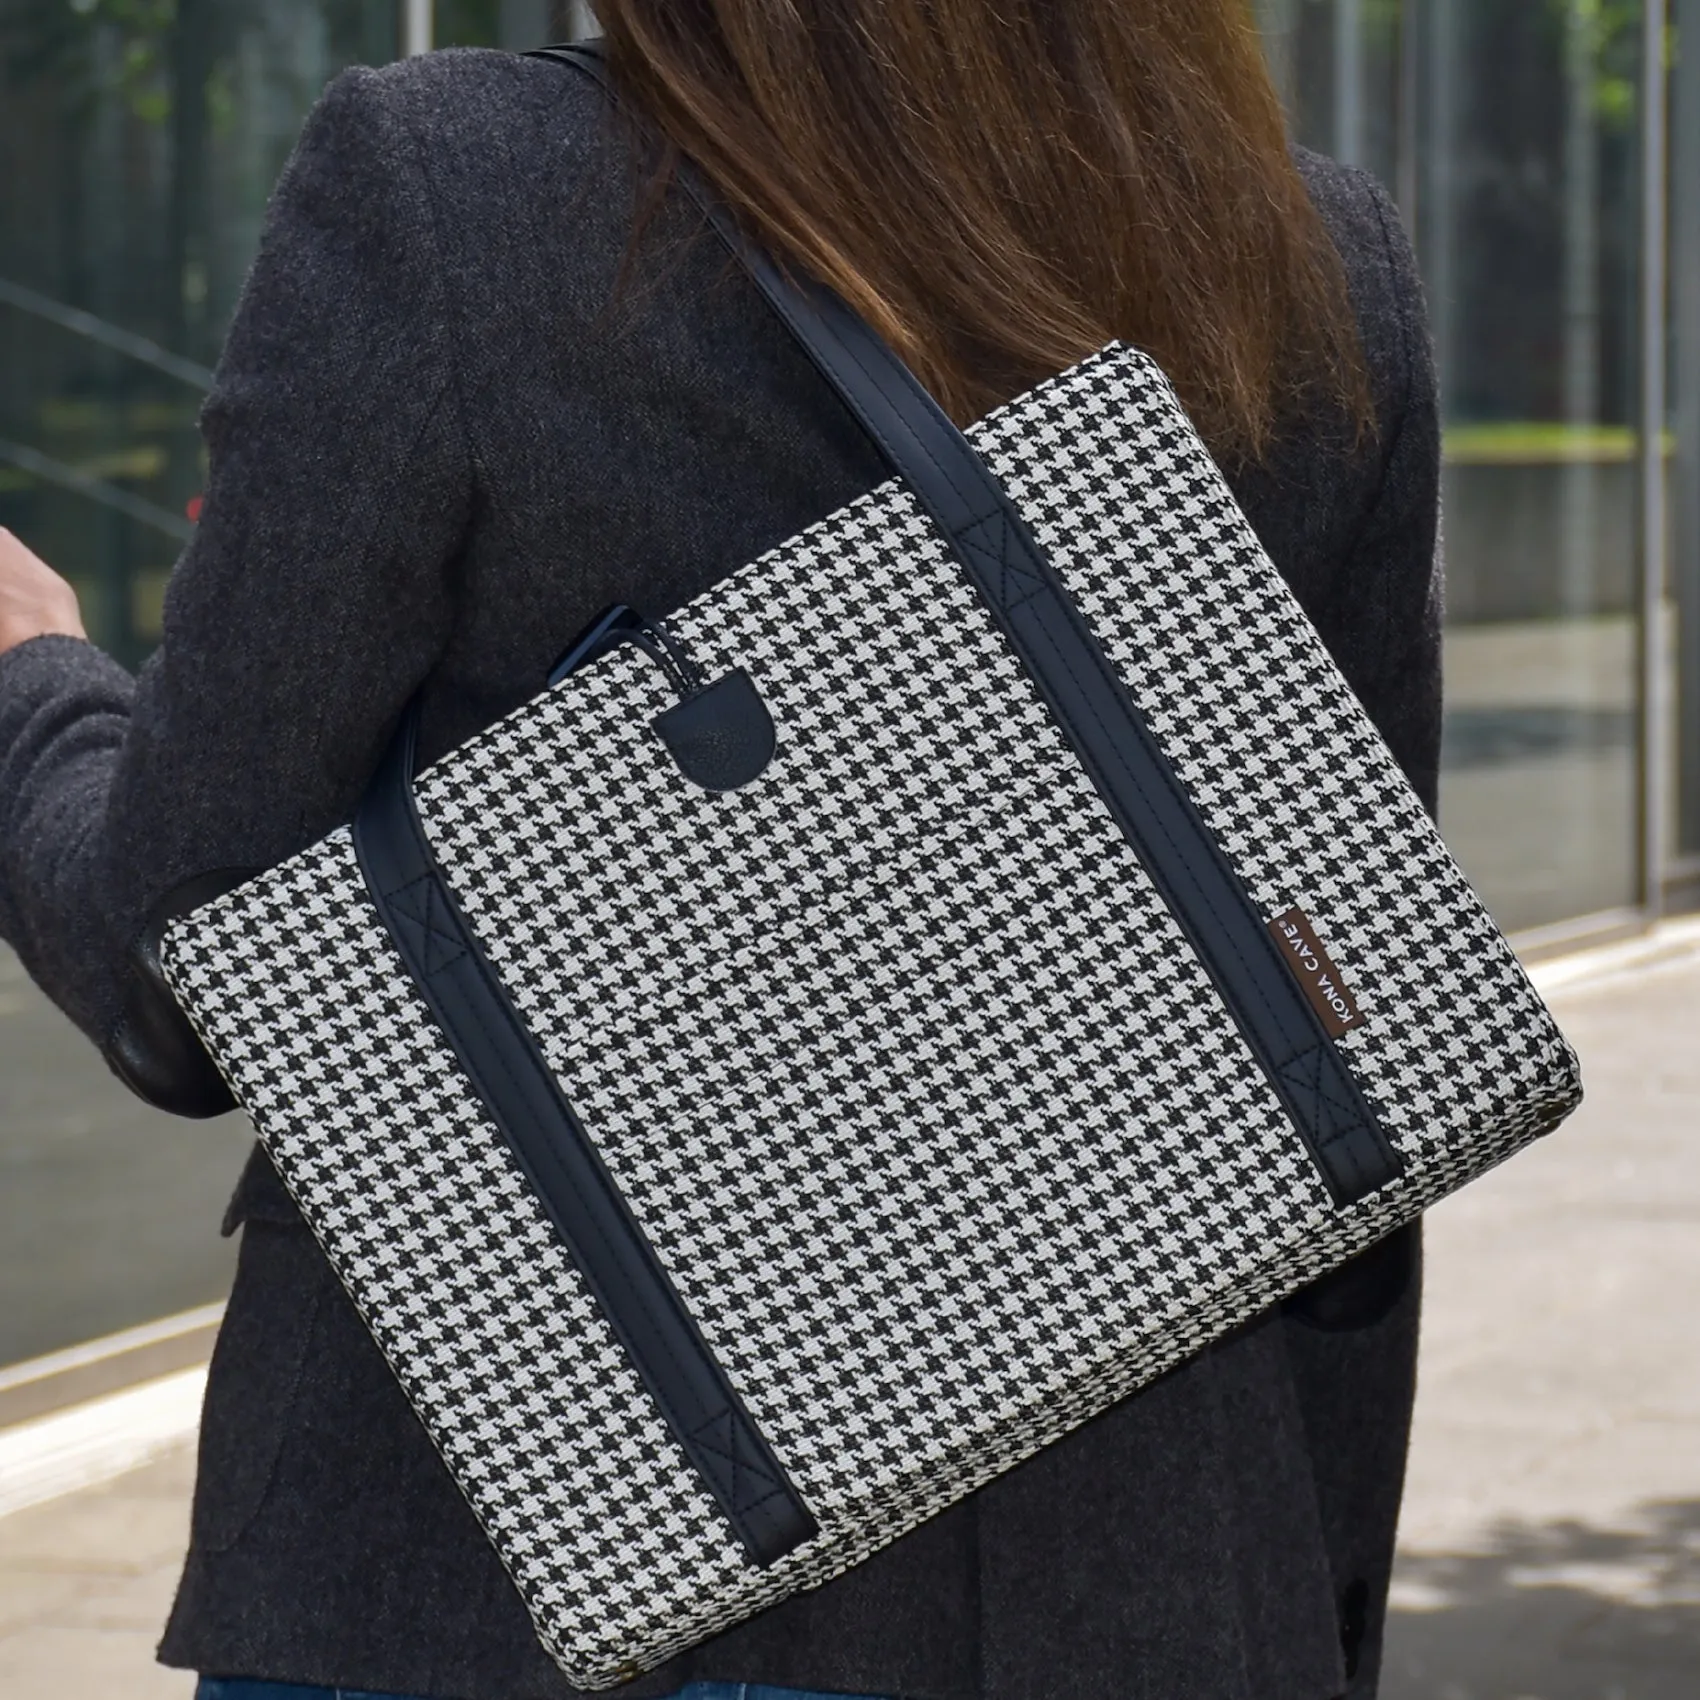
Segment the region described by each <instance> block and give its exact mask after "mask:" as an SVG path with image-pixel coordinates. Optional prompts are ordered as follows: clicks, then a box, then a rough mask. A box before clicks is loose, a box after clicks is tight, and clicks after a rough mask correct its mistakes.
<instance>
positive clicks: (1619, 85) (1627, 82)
mask: <svg viewBox="0 0 1700 1700" xmlns="http://www.w3.org/2000/svg"><path fill="white" fill-rule="evenodd" d="M1547 6H1548V10H1549V11H1550V13H1551V14H1552V16H1553V17H1554V19H1555V20H1556V22H1557V24H1558V27H1559V29H1560V30H1562V31H1565V32H1568V31H1571V30H1575V31H1579V32H1580V33H1581V35H1582V38H1583V40H1582V43H1581V45H1582V48H1583V51H1584V52H1586V54H1587V56H1588V60H1589V63H1590V64H1591V66H1592V68H1593V84H1594V110H1595V114H1596V116H1597V117H1598V118H1599V121H1600V124H1601V127H1602V128H1604V129H1605V130H1607V131H1608V132H1617V133H1622V132H1623V131H1626V130H1628V129H1629V128H1630V127H1631V126H1632V125H1633V124H1634V122H1635V113H1636V106H1637V89H1638V86H1639V83H1640V76H1641V19H1642V7H1641V0H1547Z"/></svg>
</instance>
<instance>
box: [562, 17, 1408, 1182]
mask: <svg viewBox="0 0 1700 1700" xmlns="http://www.w3.org/2000/svg"><path fill="white" fill-rule="evenodd" d="M539 56H542V57H550V58H556V59H559V60H561V61H562V62H563V63H565V64H569V65H572V66H574V67H575V68H576V69H578V70H581V71H583V72H586V73H587V74H588V75H590V76H592V77H594V78H596V79H597V81H598V82H599V83H601V84H602V86H603V87H604V89H607V88H608V83H607V78H606V70H605V67H604V66H603V63H602V61H601V58H600V56H599V55H598V54H596V53H595V52H594V51H586V50H584V49H582V48H581V49H572V48H545V49H542V50H540V55H539ZM609 92H610V94H612V91H611V90H610V91H609ZM680 182H681V183H682V184H683V186H684V187H685V188H686V189H687V190H688V191H689V193H690V194H691V195H692V196H693V197H694V198H695V199H696V201H697V203H698V205H699V206H700V207H701V209H702V211H703V213H704V214H705V216H706V217H707V218H708V220H709V222H710V223H711V224H712V225H713V227H714V230H715V232H716V233H717V234H718V236H719V237H720V240H721V241H722V242H723V243H724V244H725V246H726V247H727V248H728V250H729V251H730V252H731V253H732V254H733V255H734V256H735V257H736V258H737V259H738V260H739V261H740V263H741V264H742V265H743V266H744V267H745V268H746V270H747V271H748V272H749V273H750V275H751V277H752V278H753V279H754V280H755V283H756V285H757V287H758V288H759V289H760V290H761V291H762V293H763V294H764V295H765V296H766V297H767V300H768V302H769V304H770V305H771V306H772V307H773V309H774V311H775V312H776V313H778V315H779V317H780V319H781V320H782V321H783V322H784V323H785V325H786V326H787V327H788V328H789V329H790V330H791V332H792V334H793V335H795V336H796V338H797V340H798V341H799V342H800V343H801V344H802V345H803V347H804V349H805V350H807V352H808V354H809V356H810V358H811V359H812V360H813V361H814V363H815V365H816V366H817V367H818V368H819V370H820V372H821V374H822V376H823V377H825V378H826V380H827V381H828V382H829V383H830V384H831V385H832V387H833V388H834V389H835V390H836V391H837V392H838V394H839V395H840V396H841V397H842V398H843V400H844V402H845V404H846V405H847V406H848V407H849V408H850V410H851V412H852V413H854V414H855V416H856V417H857V418H858V419H859V420H860V421H861V423H862V425H863V426H864V427H865V428H866V430H867V431H868V433H869V435H870V436H871V437H872V438H873V439H874V441H875V442H876V443H877V444H878V445H879V447H880V449H881V450H882V451H883V453H884V454H885V457H886V459H887V461H888V462H889V463H890V465H891V466H892V468H893V469H894V470H895V471H897V472H898V473H900V474H901V475H902V476H903V478H904V479H905V480H906V481H907V482H908V484H909V485H910V487H911V488H912V489H913V491H914V492H915V495H916V497H917V498H918V499H919V500H920V502H921V505H922V506H923V507H925V508H926V509H927V511H928V512H929V513H930V514H931V515H932V517H933V519H934V520H935V521H936V522H937V523H938V526H939V528H940V529H941V530H942V531H943V532H944V534H945V536H946V537H947V538H948V539H949V541H950V544H951V547H952V548H953V549H954V550H955V552H956V555H957V558H958V559H959V560H960V561H961V563H962V565H963V567H964V568H965V569H966V570H967V572H968V576H969V578H970V579H971V580H972V581H973V583H974V585H975V587H976V588H977V589H978V590H979V592H980V594H981V596H982V597H983V598H984V599H985V602H986V605H987V607H988V608H989V609H990V610H991V612H992V614H993V616H994V617H995V618H996V619H997V621H998V623H999V624H1000V625H1001V626H1002V628H1003V630H1004V633H1005V635H1006V636H1007V637H1008V639H1009V641H1010V643H1011V645H1012V646H1013V647H1014V649H1015V652H1016V654H1017V655H1018V656H1019V657H1020V659H1021V662H1022V664H1023V666H1024V667H1025V668H1026V670H1027V673H1028V676H1029V677H1030V678H1031V679H1032V680H1033V682H1034V684H1035V685H1036V686H1037V687H1038V689H1039V691H1040V694H1041V695H1042V696H1043V697H1044V698H1045V700H1046V702H1047V703H1048V704H1049V705H1050V708H1051V711H1052V713H1053V714H1054V715H1055V716H1056V718H1057V721H1058V722H1059V724H1060V725H1061V726H1062V729H1063V731H1064V733H1065V735H1066V736H1067V738H1068V740H1069V742H1070V744H1071V745H1072V746H1073V747H1074V751H1075V753H1076V755H1077V756H1078V757H1079V759H1080V762H1081V765H1082V766H1083V767H1084V768H1085V769H1086V771H1087V773H1088V774H1089V775H1090V777H1091V779H1092V782H1093V784H1094V785H1095V786H1096V787H1097V790H1098V794H1099V796H1101V797H1102V798H1103V800H1104V802H1105V804H1106V805H1107V806H1108V808H1109V809H1110V812H1111V813H1112V814H1113V815H1114V816H1115V818H1116V821H1117V823H1118V824H1119V825H1120V826H1121V829H1122V831H1123V832H1124V833H1125V834H1126V835H1127V838H1128V841H1129V842H1130V843H1131V844H1132V846H1133V848H1134V850H1135V851H1136V852H1137V854H1138V856H1139V860H1140V862H1141V864H1142V865H1143V867H1144V868H1145V871H1146V872H1147V874H1149V875H1150V877H1151V880H1152V882H1153V883H1154V884H1155V885H1156V887H1157V889H1158V891H1159V892H1161V894H1162V896H1163V899H1164V901H1165V902H1166V903H1167V905H1168V907H1169V909H1170V911H1171V913H1172V914H1173V915H1174V917H1175V919H1176V921H1178V922H1179V924H1180V926H1181V928H1182V930H1183V931H1184V932H1185V933H1186V935H1187V938H1188V939H1189V941H1190V942H1191V944H1192V947H1193V949H1194V951H1196V953H1197V955H1198V958H1199V961H1200V962H1201V963H1202V964H1203V966H1204V968H1205V970H1206V972H1207V973H1208V974H1209V976H1210V978H1211V980H1212V982H1213V983H1214V984H1215V986H1216V989H1217V991H1218V993H1219V994H1220V995H1221V997H1222V1000H1223V1002H1224V1003H1225V1004H1226V1005H1227V1008H1228V1010H1229V1012H1230V1013H1231V1015H1232V1016H1233V1019H1234V1021H1235V1023H1236V1024H1237V1025H1238V1027H1239V1029H1240V1031H1241V1033H1242V1034H1244V1036H1245V1039H1246V1042H1247V1043H1248V1045H1249V1046H1250V1047H1251V1050H1252V1052H1253V1054H1254V1055H1255V1056H1256V1058H1257V1060H1258V1062H1259V1064H1260V1065H1261V1067H1262V1068H1263V1071H1264V1072H1265V1074H1266V1075H1267V1076H1268V1078H1269V1080H1270V1083H1271V1084H1272V1085H1273V1086H1274V1088H1275V1091H1276V1093H1277V1094H1278V1095H1279V1097H1280V1098H1281V1101H1282V1103H1283V1104H1284V1105H1285V1107H1286V1109H1287V1113H1288V1115H1289V1116H1290V1117H1291V1118H1292V1121H1293V1124H1294V1125H1295V1127H1296V1128H1297V1129H1298V1131H1299V1134H1300V1136H1301V1137H1302V1138H1303V1140H1304V1142H1305V1144H1306V1146H1307V1147H1308V1149H1309V1150H1310V1153H1311V1155H1312V1157H1313V1158H1314V1159H1315V1161H1316V1165H1317V1167H1318V1169H1319V1170H1320V1171H1321V1173H1322V1177H1323V1179H1324V1181H1325V1182H1326V1183H1327V1186H1328V1189H1329V1192H1330V1193H1331V1194H1332V1196H1333V1197H1334V1199H1335V1201H1336V1202H1337V1203H1340V1204H1355V1203H1357V1202H1358V1201H1360V1200H1361V1199H1363V1198H1365V1197H1367V1196H1368V1195H1369V1194H1370V1193H1372V1192H1374V1191H1376V1190H1377V1189H1378V1188H1380V1187H1383V1186H1385V1185H1387V1184H1388V1183H1389V1182H1390V1181H1392V1180H1394V1179H1396V1178H1397V1177H1398V1175H1399V1174H1400V1173H1401V1172H1402V1168H1403V1165H1402V1164H1401V1162H1400V1160H1399V1156H1398V1154H1397V1152H1395V1150H1394V1149H1393V1146H1392V1144H1391V1143H1390V1142H1389V1140H1388V1139H1387V1137H1386V1135H1385V1134H1384V1133H1383V1131H1382V1129H1381V1127H1380V1125H1379V1123H1378V1122H1377V1120H1376V1116H1375V1113H1374V1111H1373V1110H1372V1109H1371V1108H1370V1106H1369V1104H1368V1102H1367V1101H1366V1100H1365V1098H1364V1096H1363V1093H1362V1092H1361V1091H1360V1090H1359V1088H1358V1084H1357V1082H1356V1081H1355V1080H1354V1079H1353V1078H1352V1075H1351V1073H1350V1072H1349V1071H1348V1070H1347V1068H1346V1066H1345V1063H1344V1060H1343V1059H1342V1057H1341V1056H1340V1053H1339V1052H1338V1051H1337V1050H1336V1048H1335V1046H1334V1042H1333V1040H1332V1039H1331V1038H1330V1037H1329V1035H1328V1033H1327V1031H1326V1030H1325V1029H1324V1027H1323V1025H1322V1023H1321V1020H1320V1019H1319V1018H1318V1016H1317V1014H1316V1012H1315V1011H1314V1010H1313V1009H1312V1008H1311V1006H1310V1003H1309V1001H1308V1000H1307V999H1306V998H1305V996H1304V994H1303V992H1302V991H1301V989H1300V988H1299V986H1298V985H1297V984H1296V983H1295V982H1294V980H1293V977H1292V975H1291V973H1290V972H1289V971H1288V969H1287V966H1286V964H1285V962H1283V961H1282V959H1281V955H1280V952H1279V951H1278V950H1277V948H1276V947H1275V944H1274V941H1273V940H1272V939H1271V938H1270V937H1269V934H1268V932H1267V930H1266V929H1265V926H1264V918H1263V916H1262V915H1261V914H1260V913H1259V912H1258V910H1257V909H1256V907H1255V906H1254V905H1253V904H1252V902H1251V900H1250V898H1249V897H1248V896H1247V894H1246V891H1245V888H1244V886H1243V885H1242V884H1241V883H1240V880H1239V877H1238V875H1237V874H1235V872H1234V870H1233V868H1232V866H1231V865H1230V864H1229V862H1228V860H1227V858H1226V856H1225V855H1224V854H1223V853H1222V849H1221V846H1220V845H1219V844H1218V843H1217V842H1216V839H1215V836H1214V835H1213V834H1212V833H1211V831H1210V829H1209V828H1208V827H1207V826H1206V825H1205V823H1204V821H1203V819H1202V818H1201V817H1200V815H1199V813H1198V811H1197V809H1196V808H1195V807H1194V806H1193V803H1192V800H1191V798H1189V797H1188V796H1187V794H1186V791H1185V789H1184V788H1183V787H1182V785H1181V783H1180V780H1179V778H1178V777H1177V776H1176V774H1175V771H1174V769H1173V768H1172V767H1171V766H1170V764H1169V761H1168V758H1167V757H1166V756H1165V755H1164V753H1163V751H1162V749H1161V747H1160V746H1159V745H1158V743H1157V740H1156V739H1155V738H1154V737H1153V735H1152V733H1151V730H1150V728H1149V727H1148V726H1147V725H1146V723H1145V719H1144V717H1143V716H1142V715H1141V714H1140V712H1139V711H1138V709H1137V708H1136V707H1135V706H1134V704H1133V702H1132V700H1131V699H1130V698H1129V696H1128V694H1127V691H1126V689H1125V688H1124V687H1123V685H1122V682H1121V680H1120V679H1119V678H1118V677H1117V675H1116V672H1115V669H1114V668H1113V667H1112V666H1111V665H1110V662H1109V659H1108V657H1107V656H1105V654H1104V652H1103V650H1102V649H1101V648H1100V647H1099V644H1098V641H1097V639H1096V638H1095V637H1094V636H1093V635H1092V632H1091V629H1090V628H1089V627H1088V626H1087V624H1086V621H1085V619H1084V618H1083V616H1082V615H1081V613H1080V611H1079V609H1078V608H1077V607H1076V606H1075V605H1074V602H1073V599H1072V598H1071V597H1070V596H1069V594H1068V592H1067V590H1066V589H1065V588H1064V586H1063V584H1062V582H1061V580H1060V579H1058V577H1057V576H1056V573H1055V572H1054V571H1053V569H1052V568H1051V565H1050V563H1049V562H1048V561H1047V560H1046V559H1045V557H1044V555H1043V554H1042V552H1041V551H1040V549H1039V546H1038V544H1037V543H1036V542H1035V541H1034V539H1033V536H1032V534H1031V533H1030V532H1029V531H1028V529H1027V525H1026V522H1025V521H1024V520H1023V519H1022V517H1021V515H1020V514H1019V512H1017V510H1016V508H1015V506H1014V504H1013V503H1012V502H1011V501H1010V500H1009V497H1008V496H1007V495H1006V494H1005V493H1004V490H1003V488H1002V486H1001V485H1000V484H999V483H998V481H997V479H996V478H995V477H994V476H993V475H992V472H991V470H990V468H989V467H987V465H986V463H985V462H984V461H983V460H982V459H981V458H980V456H979V454H978V453H977V452H976V451H975V449H974V447H973V446H972V444H970V443H969V442H968V440H967V438H966V437H964V436H963V434H962V433H961V432H960V431H959V430H958V429H957V428H956V426H955V425H954V424H953V423H952V422H951V420H950V419H949V418H948V417H947V416H946V415H945V414H944V412H943V411H942V410H941V409H940V408H939V406H938V404H937V403H936V402H935V401H934V400H933V398H932V397H931V396H930V395H929V394H928V393H927V391H926V390H925V389H924V388H923V387H922V386H921V384H920V383H919V382H918V381H917V380H916V378H915V377H914V375H913V374H912V373H911V372H910V371H909V369H908V368H907V367H906V366H905V365H904V364H903V362H902V361H900V360H899V359H898V358H897V357H896V356H895V355H894V354H893V353H892V352H891V351H890V350H889V349H888V348H887V347H886V346H885V344H884V342H883V341H881V339H880V338H879V337H878V336H877V335H876V334H875V333H874V332H873V331H872V330H871V329H870V328H869V327H868V326H867V325H866V324H865V323H864V322H863V321H862V319H861V318H860V317H859V316H858V315H857V314H856V313H854V312H853V311H852V310H851V309H850V308H849V307H847V306H846V305H845V304H844V302H842V301H841V300H839V298H838V297H837V296H836V295H834V294H833V293H832V292H831V291H830V290H827V289H824V288H822V287H821V286H819V285H817V284H815V283H813V282H812V281H810V280H808V279H805V278H800V277H789V276H787V275H786V274H784V273H783V272H781V271H780V270H779V268H778V267H777V266H776V265H775V264H774V262H773V261H772V259H770V258H769V256H768V255H767V254H765V253H764V252H763V251H762V250H761V249H760V248H758V247H757V246H756V245H755V244H754V243H752V242H751V241H750V240H749V239H748V237H746V236H745V234H744V233H743V231H742V230H741V229H740V228H739V226H738V224H737V223H736V221H735V220H734V219H733V217H732V215H731V213H730V212H729V211H728V209H727V208H726V207H725V206H724V204H722V203H721V202H719V201H718V200H717V199H716V198H715V197H714V196H713V195H712V194H711V193H710V192H709V191H708V190H707V189H706V187H705V186H704V184H703V183H702V180H701V179H700V178H699V177H698V176H697V175H696V174H695V173H694V172H692V171H690V170H688V169H684V170H681V172H680Z"/></svg>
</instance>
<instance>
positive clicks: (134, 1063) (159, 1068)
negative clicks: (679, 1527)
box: [101, 868, 260, 1121]
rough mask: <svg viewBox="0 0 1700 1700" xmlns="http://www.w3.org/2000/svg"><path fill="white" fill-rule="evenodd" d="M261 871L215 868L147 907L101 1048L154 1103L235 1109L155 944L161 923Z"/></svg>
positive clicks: (187, 1110) (200, 1116) (181, 1110)
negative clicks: (114, 1017)
mask: <svg viewBox="0 0 1700 1700" xmlns="http://www.w3.org/2000/svg"><path fill="white" fill-rule="evenodd" d="M259 871H260V870H259V869H258V868H216V869H214V870H213V871H212V872H211V873H206V874H197V875H196V876H195V877H194V878H193V879H188V880H184V881H183V883H182V884H181V885H176V886H173V887H172V888H171V890H170V891H168V892H167V893H166V894H165V896H164V897H162V898H161V899H160V900H159V902H158V903H156V904H155V905H154V906H153V908H152V909H151V910H149V912H148V918H147V920H146V922H145V923H144V924H143V927H142V931H141V934H140V936H139V937H138V938H137V940H136V942H135V944H133V945H132V946H131V947H130V957H129V974H128V977H127V980H126V983H125V987H124V1004H123V1010H122V1013H121V1014H120V1016H119V1019H118V1025H117V1026H116V1027H115V1028H114V1029H113V1032H112V1037H111V1038H110V1039H109V1040H108V1041H107V1042H106V1044H105V1046H104V1047H103V1048H102V1052H101V1054H102V1055H103V1056H104V1057H105V1058H106V1065H107V1067H108V1068H110V1069H111V1070H112V1072H113V1073H114V1074H115V1075H117V1076H118V1078H119V1079H120V1080H121V1081H123V1082H124V1084H125V1085H126V1086H128V1087H129V1088H130V1090H131V1091H132V1092H134V1093H135V1094H136V1096H137V1097H138V1098H140V1099H142V1101H143V1102H144V1103H148V1104H152V1105H153V1107H154V1108H155V1109H156V1110H165V1111H167V1112H168V1113H169V1114H171V1115H174V1116H187V1117H190V1118H192V1119H194V1120H196V1121H206V1120H209V1119H210V1118H211V1117H213V1116H222V1115H226V1114H228V1113H229V1112H230V1111H231V1110H234V1109H235V1108H236V1099H235V1096H234V1095H233V1094H232V1092H231V1090H230V1088H229V1086H227V1085H226V1084H225V1080H224V1076H223V1075H222V1074H220V1073H219V1071H218V1065H217V1064H216V1063H215V1062H214V1061H213V1060H212V1058H211V1056H210V1055H208V1053H207V1049H206V1047H205V1046H204V1045H203V1044H202V1043H201V1036H200V1035H199V1034H198V1033H197V1032H196V1031H195V1029H194V1026H193V1024H192V1023H191V1022H190V1020H189V1018H188V1016H186V1015H185V1014H184V1013H183V1010H182V1008H181V1006H180V1005H179V1004H178V1002H177V999H176V997H175V996H174V994H173V993H172V990H171V987H170V986H169V985H167V984H166V979H165V974H164V972H163V970H162V969H161V968H160V964H159V947H160V941H161V940H162V939H163V938H164V937H165V929H166V928H167V927H168V926H169V925H170V924H171V923H172V922H173V921H175V920H176V919H177V918H178V916H180V915H187V914H189V913H190V912H191V911H192V910H195V909H199V908H201V907H202V905H203V904H207V903H211V902H212V900H213V899H214V898H215V897H222V896H224V894H225V893H226V892H227V891H234V890H235V889H236V887H237V886H239V885H246V884H247V883H248V881H249V880H251V879H252V878H253V877H254V876H255V875H256V874H257V873H258V872H259Z"/></svg>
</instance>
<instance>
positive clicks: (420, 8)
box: [401, 0, 433, 55]
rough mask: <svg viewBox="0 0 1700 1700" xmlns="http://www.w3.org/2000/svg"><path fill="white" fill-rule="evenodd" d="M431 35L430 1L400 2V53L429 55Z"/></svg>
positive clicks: (407, 0) (406, 0) (411, 0)
mask: <svg viewBox="0 0 1700 1700" xmlns="http://www.w3.org/2000/svg"><path fill="white" fill-rule="evenodd" d="M432 33H433V32H432V18H431V0H401V51H402V53H403V54H404V55H408V54H414V53H429V52H430V51H431V41H432Z"/></svg>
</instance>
